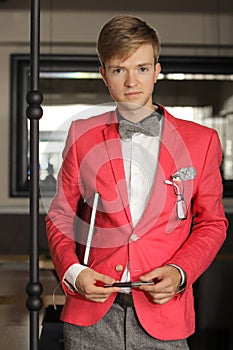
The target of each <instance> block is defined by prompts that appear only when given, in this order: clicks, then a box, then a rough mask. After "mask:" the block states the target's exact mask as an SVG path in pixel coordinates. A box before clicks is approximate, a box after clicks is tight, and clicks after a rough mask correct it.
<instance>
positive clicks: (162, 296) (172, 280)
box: [139, 265, 181, 304]
mask: <svg viewBox="0 0 233 350" xmlns="http://www.w3.org/2000/svg"><path fill="white" fill-rule="evenodd" d="M140 280H142V281H151V280H157V281H158V282H156V283H155V284H154V285H151V286H145V285H143V286H140V287H139V288H140V290H143V291H145V292H148V293H149V295H150V297H151V299H152V301H153V303H157V304H165V303H166V302H168V301H169V300H170V299H172V298H173V297H174V295H175V294H176V293H177V291H178V288H179V285H180V282H181V275H180V272H179V270H178V269H177V268H175V267H174V266H169V265H166V266H163V267H159V268H158V269H155V270H153V271H151V272H149V273H147V274H146V275H143V276H141V277H140Z"/></svg>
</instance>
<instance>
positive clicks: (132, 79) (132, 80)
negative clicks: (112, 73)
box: [125, 72, 138, 87]
mask: <svg viewBox="0 0 233 350" xmlns="http://www.w3.org/2000/svg"><path fill="white" fill-rule="evenodd" d="M137 83H138V80H137V76H136V74H135V72H128V73H127V76H126V80H125V86H128V87H133V86H135V85H137Z"/></svg>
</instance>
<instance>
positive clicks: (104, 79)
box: [99, 66, 108, 86]
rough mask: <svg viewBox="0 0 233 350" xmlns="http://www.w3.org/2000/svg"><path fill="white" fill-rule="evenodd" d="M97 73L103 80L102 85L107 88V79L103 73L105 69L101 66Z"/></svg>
mask: <svg viewBox="0 0 233 350" xmlns="http://www.w3.org/2000/svg"><path fill="white" fill-rule="evenodd" d="M99 72H100V74H101V76H102V78H103V81H104V84H105V85H106V86H108V82H107V77H106V72H105V69H104V68H103V67H102V66H100V67H99Z"/></svg>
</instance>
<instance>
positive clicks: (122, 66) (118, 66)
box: [108, 62, 154, 68]
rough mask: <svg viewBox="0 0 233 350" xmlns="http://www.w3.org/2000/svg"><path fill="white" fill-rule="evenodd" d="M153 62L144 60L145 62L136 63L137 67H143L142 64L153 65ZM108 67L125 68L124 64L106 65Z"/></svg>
mask: <svg viewBox="0 0 233 350" xmlns="http://www.w3.org/2000/svg"><path fill="white" fill-rule="evenodd" d="M153 65H154V64H153V63H151V62H145V63H138V64H137V67H144V66H153ZM108 68H125V66H124V64H111V65H110V66H108Z"/></svg>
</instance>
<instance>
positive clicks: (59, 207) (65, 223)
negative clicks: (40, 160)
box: [46, 122, 81, 291]
mask: <svg viewBox="0 0 233 350" xmlns="http://www.w3.org/2000/svg"><path fill="white" fill-rule="evenodd" d="M75 130H76V127H75V122H73V123H72V124H71V127H70V130H69V133H68V137H67V140H66V145H65V148H64V151H63V163H62V166H61V169H60V171H59V174H58V181H57V193H56V195H55V197H54V199H53V201H52V203H51V206H50V208H49V212H48V215H47V217H46V227H47V237H48V243H49V247H50V252H51V257H52V260H53V263H54V266H55V269H56V271H57V273H58V276H59V278H60V280H61V281H63V276H64V274H65V272H66V271H67V270H68V268H69V267H70V266H71V265H73V264H75V263H79V261H78V257H77V254H76V242H75V237H74V224H75V217H76V212H77V205H78V202H79V200H80V198H81V191H80V186H79V185H78V184H79V164H78V157H77V150H76V147H77V146H76V142H77V136H76V131H75ZM63 287H64V288H65V286H64V283H63ZM65 289H66V291H67V288H65Z"/></svg>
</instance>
